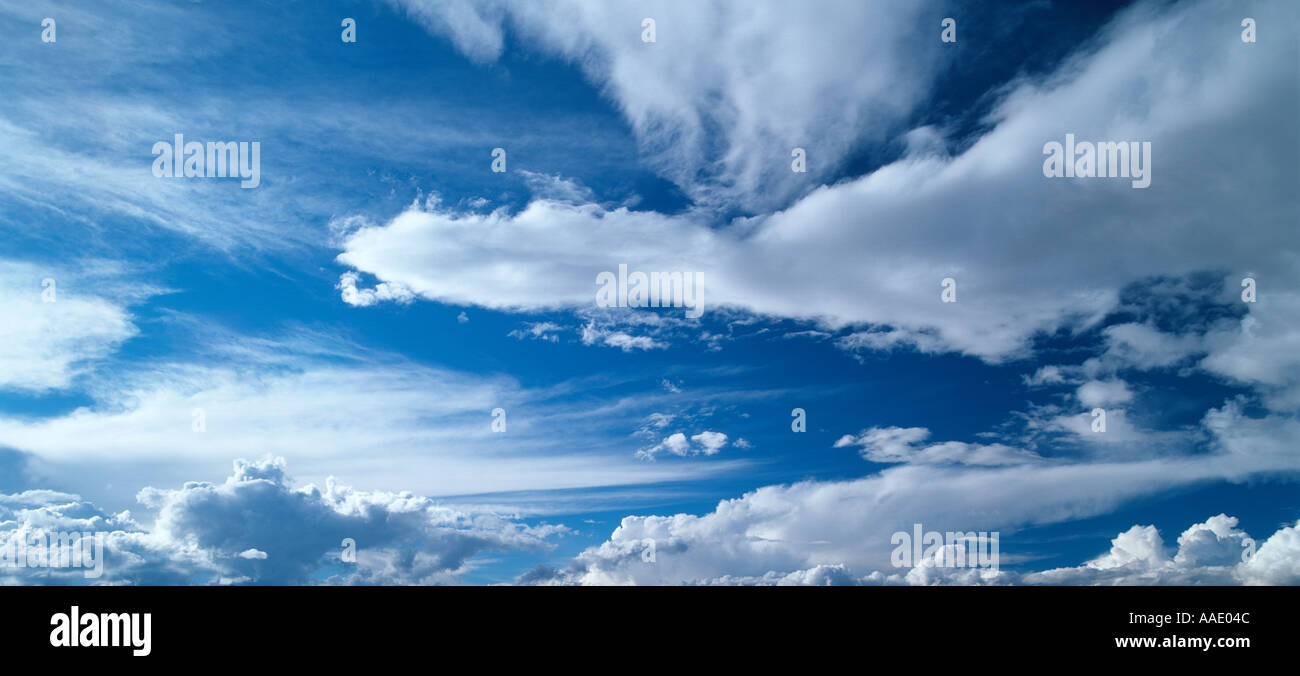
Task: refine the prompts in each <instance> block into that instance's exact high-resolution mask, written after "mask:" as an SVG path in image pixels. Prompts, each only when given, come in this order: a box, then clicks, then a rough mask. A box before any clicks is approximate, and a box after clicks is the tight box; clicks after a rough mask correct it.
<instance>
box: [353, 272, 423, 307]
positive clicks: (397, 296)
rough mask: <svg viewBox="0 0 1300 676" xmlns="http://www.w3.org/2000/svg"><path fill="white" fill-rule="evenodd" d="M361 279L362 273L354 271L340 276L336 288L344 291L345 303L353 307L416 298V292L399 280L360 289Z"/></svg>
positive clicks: (406, 301) (399, 301)
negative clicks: (358, 286) (398, 281)
mask: <svg viewBox="0 0 1300 676" xmlns="http://www.w3.org/2000/svg"><path fill="white" fill-rule="evenodd" d="M359 281H361V275H359V274H357V273H355V272H352V271H348V272H345V273H343V274H342V275H341V276H339V283H338V285H337V286H336V287H335V288H337V289H338V290H339V291H340V292H342V296H343V302H344V303H347V304H348V305H351V306H353V307H369V306H371V305H374V304H376V303H382V302H384V301H391V302H394V303H399V304H401V303H409V302H411V301H412V300H414V299H415V294H413V293H411V290H410V289H408V288H406V287H405V286H404V285H402V284H400V283H397V282H380V283H379V284H376V285H375V288H373V289H359V288H357V282H359Z"/></svg>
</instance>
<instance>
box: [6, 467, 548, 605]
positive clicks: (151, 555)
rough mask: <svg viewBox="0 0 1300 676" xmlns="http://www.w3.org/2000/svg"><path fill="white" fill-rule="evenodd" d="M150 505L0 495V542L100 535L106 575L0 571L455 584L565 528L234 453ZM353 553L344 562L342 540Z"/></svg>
mask: <svg viewBox="0 0 1300 676" xmlns="http://www.w3.org/2000/svg"><path fill="white" fill-rule="evenodd" d="M139 501H140V502H141V503H142V504H143V505H144V506H145V507H147V508H148V509H150V510H154V511H156V513H157V519H156V520H155V521H154V524H153V526H152V527H145V526H143V525H142V524H141V523H139V522H138V521H137V520H136V519H134V518H133V517H132V515H131V514H130V513H129V512H122V513H120V514H116V515H109V514H104V513H102V512H100V511H99V510H98V508H96V507H95V506H94V505H93V504H91V503H88V502H85V501H83V500H81V499H80V498H79V497H77V496H75V495H70V494H65V493H57V492H52V491H27V492H24V493H20V494H15V495H0V547H3V546H7V545H8V543H9V542H10V541H11V540H14V539H15V538H21V537H30V536H31V533H32V532H33V531H39V532H42V533H45V532H58V531H72V532H101V533H105V534H106V545H105V554H104V563H105V565H104V566H103V569H102V575H101V576H99V577H94V578H87V577H86V576H85V574H84V570H83V569H78V568H50V567H42V568H31V567H26V566H14V567H6V568H0V580H4V581H6V582H9V583H15V582H17V583H24V582H26V583H31V582H35V581H37V579H38V578H39V580H40V581H41V582H51V581H57V582H62V583H67V584H83V583H91V584H193V583H199V584H229V583H256V584H313V583H321V582H324V583H329V584H377V583H382V584H429V583H445V582H455V581H456V580H457V576H458V575H460V574H463V573H464V572H465V571H467V570H469V569H471V568H472V567H473V565H474V557H476V556H478V555H480V554H482V553H484V552H490V551H543V550H546V549H548V548H549V547H550V546H551V545H550V544H549V543H548V542H547V538H550V537H552V536H555V535H558V534H563V533H564V532H566V529H565V528H564V527H563V526H556V525H547V524H541V525H537V526H529V525H526V524H523V523H520V522H518V521H515V520H513V519H510V518H504V517H500V516H497V515H495V514H492V513H490V512H473V511H466V510H463V509H457V508H452V507H448V506H445V505H440V504H438V503H436V502H435V501H433V500H432V499H430V498H427V497H421V496H417V495H414V494H412V493H409V492H401V493H389V492H383V491H373V492H371V491H358V490H354V489H352V488H350V487H347V486H344V485H341V484H339V483H338V482H336V481H334V480H333V479H331V480H329V481H328V482H327V483H326V485H325V487H324V488H323V489H321V488H318V487H316V486H314V485H306V486H301V487H295V486H294V485H293V484H292V482H291V481H290V479H289V478H288V476H287V475H286V474H285V463H284V461H283V459H279V458H270V457H268V458H266V459H264V460H259V461H246V460H237V461H235V464H234V472H233V473H232V474H231V475H230V476H229V477H227V478H226V480H225V481H224V482H222V483H209V482H204V481H191V482H186V483H185V484H184V485H183V486H182V487H180V488H176V489H159V488H145V489H143V490H141V491H140V493H139ZM345 538H352V539H353V540H354V542H355V544H356V553H357V556H356V561H355V563H353V562H347V561H344V560H343V559H342V552H343V550H344V545H343V540H344V539H345Z"/></svg>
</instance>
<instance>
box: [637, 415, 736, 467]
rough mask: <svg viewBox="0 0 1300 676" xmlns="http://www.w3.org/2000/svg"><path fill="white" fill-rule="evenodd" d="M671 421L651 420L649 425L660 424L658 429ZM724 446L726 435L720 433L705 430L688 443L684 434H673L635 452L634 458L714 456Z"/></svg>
mask: <svg viewBox="0 0 1300 676" xmlns="http://www.w3.org/2000/svg"><path fill="white" fill-rule="evenodd" d="M656 415H657V414H656ZM671 420H672V418H671V417H668V418H666V419H664V418H660V419H659V420H657V421H656V420H653V419H652V420H651V423H650V424H656V423H662V424H660V425H659V427H663V426H664V425H666V424H667V422H669V421H671ZM726 445H727V435H726V434H723V433H722V432H713V431H710V430H705V431H703V432H700V433H699V434H692V435H691V438H690V441H687V440H686V435H685V434H683V433H681V432H674V433H673V434H670V435H668V436H666V437H664V438H663V440H662V441H660V442H659V443H657V444H655V445H654V446H651V447H650V448H643V449H641V450H639V451H637V452H636V457H638V458H641V459H643V460H654V459H655V456H657V455H659V454H660V453H669V454H672V455H676V456H680V457H686V456H688V455H716V454H717V453H718V451H721V450H722V448H723V447H724V446H726Z"/></svg>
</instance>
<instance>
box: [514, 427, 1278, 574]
mask: <svg viewBox="0 0 1300 676" xmlns="http://www.w3.org/2000/svg"><path fill="white" fill-rule="evenodd" d="M1297 468H1298V466H1297V464H1296V459H1295V457H1294V455H1293V454H1292V455H1287V454H1274V453H1269V452H1264V453H1260V454H1257V455H1256V454H1233V455H1226V454H1214V455H1208V456H1199V457H1193V458H1161V459H1151V460H1141V461H1125V462H1091V463H1068V464H1067V463H1052V464H1048V463H1041V462H1040V463H1030V464H1020V465H1010V466H1000V467H991V468H989V467H979V468H972V467H961V466H951V465H917V464H907V465H901V466H896V467H891V468H888V469H885V470H884V471H882V472H880V473H878V474H874V475H871V476H867V477H864V478H861V479H855V480H849V481H804V482H799V483H795V484H791V485H776V486H764V487H762V488H759V489H756V490H754V491H751V492H748V493H746V494H745V495H744V496H743V497H740V498H736V499H731V500H723V501H722V502H720V503H718V505H717V507H716V508H715V509H714V510H713V511H712V512H709V513H706V514H702V515H691V514H675V515H654V516H629V517H625V518H624V519H623V520H622V522H621V523H620V525H619V526H618V528H616V529H614V531H613V533H611V535H610V537H609V539H608V540H607V541H605V542H603V543H602V544H600V545H599V546H595V547H592V548H589V549H587V550H586V551H584V552H582V553H581V554H579V555H578V556H576V557H575V558H574V559H573V561H572V562H571V564H570V565H569V566H568V567H567V568H565V569H563V570H559V571H552V574H550V575H549V576H546V579H548V580H550V581H559V582H570V583H582V584H680V583H684V582H690V581H704V580H714V579H718V578H722V577H724V576H731V577H732V578H737V579H741V578H745V579H748V578H763V577H764V576H768V575H769V574H776V575H785V574H787V573H789V572H792V571H801V570H807V569H809V568H813V567H816V566H822V565H826V566H844V567H845V568H846V569H848V570H849V571H852V573H853V574H854V575H856V576H859V577H865V576H869V575H870V574H871V573H872V572H881V574H882V575H884V576H885V577H889V576H891V575H898V581H899V582H907V581H908V580H906V579H905V578H904V571H902V570H901V569H896V568H894V567H893V564H892V561H891V557H890V554H891V551H892V550H893V545H892V544H891V537H892V535H893V534H894V533H896V532H911V530H912V528H913V526H914V524H918V523H919V524H924V527H925V528H926V530H933V531H938V532H945V531H961V532H969V531H985V532H995V531H996V532H1001V534H1002V555H1003V556H1007V555H1008V551H1009V549H1011V548H1010V546H1009V545H1008V544H1007V543H1008V542H1009V541H1010V540H1009V538H1010V537H1011V536H1012V535H1013V534H1014V533H1015V532H1016V531H1018V530H1020V529H1022V528H1024V527H1027V526H1031V525H1042V524H1049V523H1060V522H1064V521H1071V520H1075V519H1079V518H1085V517H1088V516H1094V515H1097V514H1104V513H1107V512H1109V511H1111V510H1113V509H1115V508H1116V507H1118V506H1120V505H1121V504H1123V503H1124V502H1125V501H1128V500H1132V499H1135V498H1138V497H1140V496H1145V495H1153V494H1159V493H1160V492H1162V491H1165V490H1169V489H1171V488H1173V487H1176V486H1186V485H1190V484H1193V483H1198V482H1204V481H1209V480H1229V481H1236V480H1241V479H1244V478H1247V477H1250V476H1257V475H1261V474H1272V473H1276V472H1280V471H1288V472H1294V471H1296V470H1297ZM1007 496H1015V499H1013V500H1012V499H1008V498H1007ZM1210 527H1217V525H1214V524H1212V525H1211V526H1210ZM1144 537H1145V536H1144V534H1143V533H1132V534H1129V535H1126V536H1124V537H1123V538H1122V539H1123V545H1122V549H1123V550H1124V552H1126V553H1124V554H1116V555H1115V556H1114V557H1112V558H1111V559H1107V560H1106V561H1107V563H1111V564H1120V565H1118V567H1116V566H1115V565H1112V566H1111V567H1110V568H1107V570H1110V569H1114V570H1115V571H1116V572H1113V573H1110V574H1111V575H1113V576H1115V577H1119V576H1120V574H1121V573H1124V571H1127V570H1128V567H1126V566H1125V565H1123V561H1130V562H1131V561H1133V560H1140V562H1139V564H1137V565H1138V566H1139V567H1142V570H1146V569H1147V568H1146V567H1145V566H1147V565H1148V564H1149V563H1151V562H1152V561H1154V560H1155V559H1156V558H1159V559H1160V560H1164V559H1168V558H1169V557H1168V555H1167V554H1163V555H1162V554H1158V553H1157V549H1156V548H1154V547H1152V546H1150V542H1147V544H1146V545H1142V544H1141V543H1142V542H1143V538H1144ZM1189 537H1190V536H1189ZM650 541H653V543H654V548H655V559H656V560H655V562H654V563H653V564H650V563H647V562H645V561H644V560H643V558H642V555H643V553H644V552H645V551H646V548H647V546H649V545H648V542H650ZM1190 551H1192V550H1190V549H1189V552H1190ZM1153 557H1155V558H1153ZM1096 570H1101V568H1096V567H1089V568H1088V570H1087V571H1082V572H1080V571H1075V572H1073V573H1070V574H1071V575H1075V576H1078V575H1083V574H1088V575H1093V574H1094V573H1095V571H1096ZM1198 570H1199V569H1198ZM1124 574H1127V573H1124ZM1224 574H1225V575H1228V574H1230V571H1229V572H1228V573H1224ZM1054 575H1056V576H1057V577H1061V576H1063V575H1064V574H1060V573H1057V574H1054ZM914 577H916V579H915V580H913V581H915V582H920V583H938V582H943V581H945V580H947V579H948V578H947V576H945V575H944V571H928V572H923V573H918V574H917V576H914ZM1051 578H1052V576H1048V577H1047V578H1044V579H1043V580H1040V581H1045V582H1051V581H1053V580H1052V579H1051ZM1090 579H1091V578H1090ZM1162 579H1163V578H1162ZM999 580H1004V578H1001V577H1000V576H997V577H993V578H990V579H984V578H983V577H980V578H972V579H971V580H969V582H976V581H980V582H987V583H992V582H996V581H999ZM533 581H536V580H533ZM952 581H955V580H952Z"/></svg>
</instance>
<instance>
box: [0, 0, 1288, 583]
mask: <svg viewBox="0 0 1300 676" xmlns="http://www.w3.org/2000/svg"><path fill="white" fill-rule="evenodd" d="M1298 15H1300V10H1298V9H1297V6H1296V5H1295V3H1293V2H1289V1H1287V0H1277V1H1262V0H1261V1H1254V0H1251V1H1243V2H1234V3H1226V2H1210V1H1198V0H1185V1H1182V2H1151V1H1138V2H1109V1H1107V2H1101V1H1098V2H1086V3H1082V2H1051V1H1046V0H1044V1H1039V2H1031V3H1020V2H1014V3H1013V2H977V3H970V2H962V3H949V2H934V1H931V0H922V1H918V2H905V3H904V2H864V1H861V0H844V1H843V2H841V1H836V0H811V1H809V2H801V3H778V2H767V1H765V0H762V1H756V0H711V1H708V2H703V1H700V0H690V1H686V0H682V1H669V0H663V1H659V2H652V1H646V2H618V3H613V2H603V3H596V2H578V1H576V0H545V1H541V0H539V1H535V2H534V1H530V2H506V1H502V0H387V1H373V2H364V1H352V2H333V1H328V0H321V1H311V2H308V1H305V0H303V1H287V2H256V1H242V0H241V1H237V2H199V1H193V2H187V1H179V0H174V1H162V0H133V1H132V2H120V3H67V2H49V1H44V0H22V1H21V2H20V1H18V0H0V32H2V33H3V35H5V36H6V38H5V39H4V40H3V42H2V43H0V90H2V91H3V92H4V93H5V96H3V97H0V550H3V549H4V547H5V546H12V545H13V543H16V542H19V541H23V542H26V541H27V540H26V539H27V538H30V537H34V536H37V535H40V534H49V533H59V532H77V533H82V532H85V533H103V534H104V538H105V546H104V547H105V548H104V568H103V573H102V575H101V576H98V577H93V578H92V577H88V576H87V575H85V574H84V573H85V571H83V570H76V569H68V568H57V567H55V568H52V567H40V566H36V567H33V566H21V565H18V566H2V565H0V582H3V583H6V584H145V585H149V584H293V585H299V584H304V585H305V584H422V585H423V584H598V585H600V584H649V585H679V584H888V585H907V584H1265V585H1290V584H1297V583H1300V493H1298V492H1297V481H1298V480H1300V447H1298V446H1297V442H1298V440H1300V418H1298V415H1297V414H1300V236H1298V231H1297V226H1298V225H1300V198H1298V197H1297V195H1298V194H1300V190H1297V188H1298V187H1300V185H1298V183H1300V181H1298V177H1300V138H1298V137H1297V132H1296V121H1297V119H1300V52H1298V50H1297V43H1298V42H1300V41H1298V40H1297V37H1298V35H1300V16H1298ZM46 19H51V20H52V23H50V24H49V25H47V22H45V20H46ZM349 20H350V21H349ZM647 20H649V21H647ZM949 20H951V21H949ZM178 134H180V135H183V137H184V139H185V140H187V141H199V142H204V143H208V142H212V143H228V142H236V143H240V142H242V143H249V144H252V143H254V142H255V143H257V144H258V145H257V147H258V149H259V150H258V155H257V156H256V157H257V167H258V178H257V181H256V185H255V186H249V187H244V186H245V185H246V184H247V183H248V182H247V181H245V182H243V184H241V181H240V179H239V177H233V178H232V177H219V176H211V177H209V176H189V177H185V176H168V175H160V173H162V172H160V171H158V169H157V167H158V163H157V162H156V161H155V160H156V159H157V158H158V153H159V152H160V151H158V150H157V147H158V145H159V144H162V145H170V144H171V143H172V141H173V139H174V138H175V137H176V135H178ZM1084 142H1086V143H1097V144H1100V143H1120V142H1122V143H1126V144H1129V143H1132V144H1133V145H1130V146H1128V147H1131V148H1132V149H1133V152H1132V155H1133V157H1131V158H1130V159H1131V160H1132V161H1133V163H1132V164H1130V165H1129V166H1130V167H1132V168H1133V170H1134V171H1135V172H1136V171H1138V170H1139V169H1141V170H1142V171H1143V172H1145V176H1146V179H1149V184H1148V185H1146V186H1145V187H1140V186H1139V183H1141V181H1138V180H1136V178H1135V176H1136V175H1135V176H1131V177H1113V176H1109V177H1101V176H1091V177H1090V176H1086V174H1087V173H1088V172H1087V171H1086V170H1085V169H1084V168H1082V167H1084V166H1086V165H1079V164H1076V163H1075V162H1074V160H1073V155H1070V157H1071V159H1070V160H1069V164H1070V168H1071V170H1074V169H1079V172H1078V173H1080V174H1084V175H1080V176H1059V177H1057V176H1053V175H1051V174H1052V171H1050V170H1049V169H1047V168H1046V167H1047V164H1048V163H1049V162H1050V161H1051V150H1050V148H1051V146H1050V144H1052V143H1056V144H1060V145H1061V146H1065V147H1067V148H1070V150H1075V144H1076V143H1084ZM249 147H250V148H251V147H252V146H251V145H250V146H249ZM1066 152H1067V153H1068V152H1070V151H1069V150H1067V151H1066ZM1079 152H1082V151H1079ZM1103 158H1104V156H1103ZM244 159H245V160H246V161H247V160H248V157H245V158H244ZM1104 164H1105V161H1104V159H1103V160H1102V161H1101V162H1099V163H1098V164H1097V165H1096V166H1094V171H1093V173H1097V172H1096V169H1098V168H1100V166H1101V165H1104ZM167 173H170V172H167ZM1071 173H1072V174H1073V173H1075V172H1074V171H1071ZM1130 178H1133V179H1134V180H1130ZM620 266H625V267H624V268H622V269H624V270H627V271H629V272H642V273H646V274H649V273H651V272H663V273H671V272H680V273H683V274H684V275H687V276H688V277H687V279H689V280H691V281H688V282H687V283H686V284H685V287H686V288H688V289H693V290H694V291H695V292H696V295H695V296H694V300H693V301H690V302H687V301H686V300H685V299H683V300H682V302H680V303H671V304H670V303H665V305H672V306H671V307H620V306H617V303H615V305H616V306H614V307H610V306H609V305H610V304H609V303H606V302H602V289H605V290H606V291H611V292H614V294H615V295H616V296H617V295H618V294H619V293H621V291H620V289H619V288H618V287H617V286H615V287H609V288H606V287H605V285H604V283H603V282H602V281H601V279H602V277H601V275H602V273H613V275H614V276H617V275H618V274H619V270H620ZM633 284H635V282H633ZM631 305H636V303H635V301H634V302H633V303H631ZM915 529H920V531H923V532H930V531H934V532H939V533H946V532H958V533H964V532H978V533H994V534H996V535H997V538H998V544H999V560H998V564H997V565H996V566H992V567H988V566H985V567H978V566H951V565H941V564H940V563H936V561H935V560H926V561H916V562H912V563H910V564H907V565H898V563H897V561H896V556H895V555H896V553H897V537H898V534H900V533H903V534H911V533H913V532H914V530H915ZM349 543H350V544H349Z"/></svg>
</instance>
